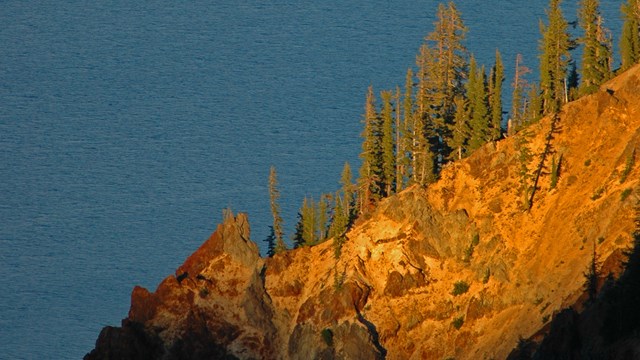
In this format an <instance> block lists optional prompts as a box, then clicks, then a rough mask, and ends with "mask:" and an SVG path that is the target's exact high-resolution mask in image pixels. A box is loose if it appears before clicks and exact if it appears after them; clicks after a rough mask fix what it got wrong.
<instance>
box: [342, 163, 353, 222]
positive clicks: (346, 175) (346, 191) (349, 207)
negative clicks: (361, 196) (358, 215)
mask: <svg viewBox="0 0 640 360" xmlns="http://www.w3.org/2000/svg"><path fill="white" fill-rule="evenodd" d="M351 177H352V175H351V166H350V165H349V163H348V162H345V163H344V166H343V168H342V174H341V175H340V185H342V188H341V191H340V192H341V194H340V196H339V198H341V199H342V202H341V203H342V210H343V212H344V216H345V218H346V219H347V226H348V225H350V224H351V221H352V220H353V216H354V213H353V202H354V201H353V200H354V192H355V191H354V186H355V185H354V184H353V183H352V180H351Z"/></svg>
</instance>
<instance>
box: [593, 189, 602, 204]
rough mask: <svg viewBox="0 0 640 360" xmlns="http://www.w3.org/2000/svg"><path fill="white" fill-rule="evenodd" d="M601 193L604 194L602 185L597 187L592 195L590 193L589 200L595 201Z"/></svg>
mask: <svg viewBox="0 0 640 360" xmlns="http://www.w3.org/2000/svg"><path fill="white" fill-rule="evenodd" d="M602 194H604V188H603V187H599V188H598V189H597V190H596V192H594V193H593V195H591V200H593V201H595V200H598V199H600V198H601V197H602Z"/></svg>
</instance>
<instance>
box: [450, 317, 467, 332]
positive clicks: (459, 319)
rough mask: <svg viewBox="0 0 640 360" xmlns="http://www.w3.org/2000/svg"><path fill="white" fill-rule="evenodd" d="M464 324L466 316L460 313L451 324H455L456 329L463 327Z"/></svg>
mask: <svg viewBox="0 0 640 360" xmlns="http://www.w3.org/2000/svg"><path fill="white" fill-rule="evenodd" d="M463 324H464V316H463V315H460V316H458V317H456V318H455V319H453V321H452V322H451V325H453V327H454V328H456V330H459V329H460V328H461V327H462V325H463Z"/></svg>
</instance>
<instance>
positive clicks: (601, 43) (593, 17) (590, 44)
mask: <svg viewBox="0 0 640 360" xmlns="http://www.w3.org/2000/svg"><path fill="white" fill-rule="evenodd" d="M578 15H579V19H580V27H581V28H582V31H583V35H582V37H581V38H580V43H582V45H583V49H582V63H581V74H582V83H581V84H580V87H579V92H580V93H581V94H591V93H593V92H595V91H596V90H597V89H598V86H600V84H602V83H603V82H604V81H606V80H608V79H609V78H610V77H611V70H612V69H611V64H612V60H613V55H612V50H611V47H612V44H611V36H610V34H609V30H607V29H606V28H605V27H604V25H603V20H602V15H601V14H600V1H599V0H581V1H580V9H579V12H578Z"/></svg>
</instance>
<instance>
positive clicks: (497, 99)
mask: <svg viewBox="0 0 640 360" xmlns="http://www.w3.org/2000/svg"><path fill="white" fill-rule="evenodd" d="M503 82H504V65H503V64H502V56H501V55H500V51H498V50H496V61H495V64H494V66H493V68H492V69H491V76H490V82H489V83H490V86H489V103H490V104H491V140H494V141H495V140H498V139H500V135H501V133H502V83H503Z"/></svg>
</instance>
